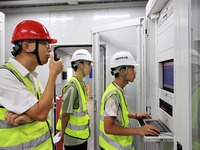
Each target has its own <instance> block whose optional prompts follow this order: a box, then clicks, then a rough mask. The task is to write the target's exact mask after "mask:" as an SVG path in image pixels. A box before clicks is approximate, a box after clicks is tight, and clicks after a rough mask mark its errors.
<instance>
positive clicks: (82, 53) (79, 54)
mask: <svg viewBox="0 0 200 150" xmlns="http://www.w3.org/2000/svg"><path fill="white" fill-rule="evenodd" d="M78 60H86V61H91V62H92V61H93V59H92V57H91V55H90V53H89V52H88V51H87V50H85V49H79V50H77V51H75V52H74V54H73V56H72V59H71V62H75V61H78Z"/></svg>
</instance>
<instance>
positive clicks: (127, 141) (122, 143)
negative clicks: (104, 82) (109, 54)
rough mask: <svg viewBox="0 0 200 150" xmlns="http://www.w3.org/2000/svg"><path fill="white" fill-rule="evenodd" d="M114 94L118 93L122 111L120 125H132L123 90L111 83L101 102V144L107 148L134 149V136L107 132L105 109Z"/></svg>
mask: <svg viewBox="0 0 200 150" xmlns="http://www.w3.org/2000/svg"><path fill="white" fill-rule="evenodd" d="M112 95H116V96H117V98H118V103H119V107H120V111H121V124H120V126H122V127H125V128H129V127H130V123H129V117H128V108H127V103H126V100H125V99H124V96H123V94H122V92H121V91H120V90H119V89H118V88H117V87H116V86H115V85H114V84H113V83H111V84H110V86H109V87H108V88H107V89H106V91H105V92H104V95H103V97H102V102H101V116H100V117H101V118H100V135H99V144H100V146H101V147H102V148H104V149H106V150H133V149H134V146H133V138H132V136H118V135H111V134H106V133H105V130H104V110H105V105H106V102H107V100H108V99H109V98H110V97H111V96H112Z"/></svg>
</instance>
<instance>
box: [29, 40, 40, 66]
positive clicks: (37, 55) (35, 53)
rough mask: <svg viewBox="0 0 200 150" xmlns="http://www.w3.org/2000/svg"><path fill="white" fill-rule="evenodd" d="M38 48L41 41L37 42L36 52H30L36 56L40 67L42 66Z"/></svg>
mask: <svg viewBox="0 0 200 150" xmlns="http://www.w3.org/2000/svg"><path fill="white" fill-rule="evenodd" d="M38 46H39V40H36V47H35V50H34V51H33V52H30V53H32V54H34V55H36V58H37V61H38V64H39V65H42V63H41V61H40V57H39V53H38Z"/></svg>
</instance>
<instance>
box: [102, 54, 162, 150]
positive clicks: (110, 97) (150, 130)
mask: <svg viewBox="0 0 200 150" xmlns="http://www.w3.org/2000/svg"><path fill="white" fill-rule="evenodd" d="M137 65H138V64H136V61H135V59H134V57H133V56H132V55H131V53H130V52H129V51H118V52H116V53H115V54H114V55H113V57H112V58H111V62H110V68H111V74H112V75H114V76H115V79H114V81H113V82H112V83H111V84H110V85H109V86H108V87H107V89H106V91H105V92H104V94H103V97H102V101H101V119H100V127H99V128H100V135H99V145H100V147H101V149H102V150H104V149H105V150H133V149H134V146H133V138H132V135H147V134H148V135H158V133H157V132H159V130H158V129H157V128H156V127H154V126H152V125H144V126H142V127H140V128H132V127H131V126H130V122H129V118H134V119H147V118H151V116H150V115H148V114H146V113H140V114H137V113H135V114H134V113H131V112H128V106H127V101H126V99H125V97H124V94H125V91H124V87H125V86H126V85H127V84H128V82H133V81H134V79H135V77H136V72H135V70H134V69H135V66H137ZM156 131H157V132H156Z"/></svg>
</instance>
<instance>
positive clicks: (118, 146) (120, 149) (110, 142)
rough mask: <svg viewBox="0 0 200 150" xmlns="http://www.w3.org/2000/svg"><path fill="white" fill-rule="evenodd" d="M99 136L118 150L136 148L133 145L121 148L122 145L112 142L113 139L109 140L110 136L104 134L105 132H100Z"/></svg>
mask: <svg viewBox="0 0 200 150" xmlns="http://www.w3.org/2000/svg"><path fill="white" fill-rule="evenodd" d="M99 134H100V136H101V137H102V138H103V139H104V140H105V141H107V142H108V143H109V144H110V145H112V146H113V147H115V148H116V149H118V150H131V149H133V148H134V146H133V143H132V144H131V145H128V146H126V147H124V146H121V145H120V143H118V142H116V141H114V140H112V139H111V138H109V137H108V136H106V135H105V134H103V132H101V131H100V133H99ZM106 150H107V149H106Z"/></svg>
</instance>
